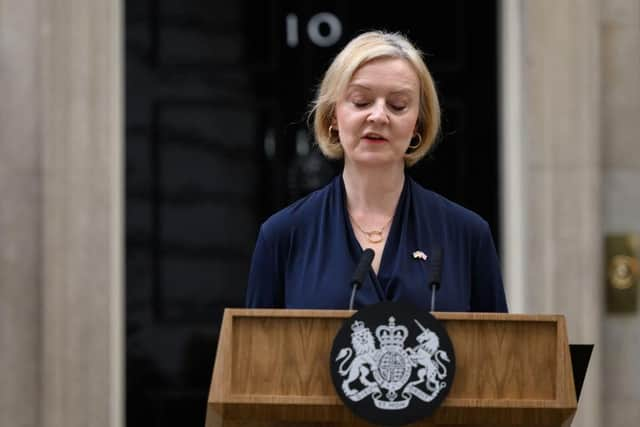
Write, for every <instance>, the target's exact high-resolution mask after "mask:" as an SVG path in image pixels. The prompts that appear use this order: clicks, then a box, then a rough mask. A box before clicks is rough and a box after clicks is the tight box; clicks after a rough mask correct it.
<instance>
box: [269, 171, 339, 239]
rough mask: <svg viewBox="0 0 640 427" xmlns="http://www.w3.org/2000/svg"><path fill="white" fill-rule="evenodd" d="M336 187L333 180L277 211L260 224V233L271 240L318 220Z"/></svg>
mask: <svg viewBox="0 0 640 427" xmlns="http://www.w3.org/2000/svg"><path fill="white" fill-rule="evenodd" d="M336 185H337V183H336V178H334V179H332V180H331V181H330V182H329V183H328V184H327V185H325V186H324V187H322V188H320V189H318V190H315V191H313V192H311V193H309V194H308V195H306V196H304V197H302V198H301V199H298V200H296V201H295V202H293V203H291V204H290V205H288V206H286V207H284V208H282V209H281V210H279V211H277V212H276V213H274V214H273V215H271V216H270V217H269V218H267V219H266V220H265V221H264V222H263V223H262V227H261V232H262V233H265V234H266V235H267V236H268V237H271V238H273V237H277V236H285V235H289V234H290V233H291V231H292V230H294V229H299V228H301V227H304V226H307V225H309V224H310V223H312V222H313V221H314V220H316V219H317V218H318V216H319V215H320V211H321V209H322V207H323V205H325V204H326V202H327V199H328V198H330V197H332V193H333V192H334V191H335V186H336Z"/></svg>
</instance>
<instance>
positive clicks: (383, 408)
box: [330, 302, 455, 425]
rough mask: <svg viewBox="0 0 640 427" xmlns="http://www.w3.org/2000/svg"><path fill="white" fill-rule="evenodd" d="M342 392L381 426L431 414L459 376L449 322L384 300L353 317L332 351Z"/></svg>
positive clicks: (350, 404) (334, 375)
mask: <svg viewBox="0 0 640 427" xmlns="http://www.w3.org/2000/svg"><path fill="white" fill-rule="evenodd" d="M330 370H331V377H332V379H333V384H334V386H335V389H336V392H337V393H338V395H339V396H340V398H341V399H342V401H343V402H344V403H345V405H346V406H347V407H349V408H350V409H351V410H352V411H353V412H354V413H355V414H356V415H358V416H360V417H362V418H364V419H366V420H367V421H369V422H370V423H373V424H379V425H405V424H409V423H412V422H415V421H419V420H421V419H423V418H426V417H428V416H430V415H431V414H432V413H433V411H434V410H435V409H436V408H437V407H438V406H440V404H441V403H442V401H443V400H444V399H445V397H446V396H447V394H448V392H449V390H450V388H451V385H452V383H453V378H454V375H455V355H454V353H453V345H452V344H451V340H450V339H449V335H448V334H447V331H446V329H445V328H444V326H443V325H442V324H441V323H440V322H439V321H438V320H437V319H436V318H435V317H433V316H432V315H431V314H430V313H428V312H427V311H421V310H418V309H417V308H415V307H413V306H411V305H409V304H401V303H395V302H382V303H379V304H375V305H371V306H368V307H365V308H363V309H362V310H360V311H358V312H357V313H356V314H354V315H353V316H352V317H351V318H349V319H347V320H346V321H345V322H344V324H343V325H342V328H341V329H340V330H339V331H338V334H337V335H336V337H335V339H334V341H333V347H332V350H331V356H330Z"/></svg>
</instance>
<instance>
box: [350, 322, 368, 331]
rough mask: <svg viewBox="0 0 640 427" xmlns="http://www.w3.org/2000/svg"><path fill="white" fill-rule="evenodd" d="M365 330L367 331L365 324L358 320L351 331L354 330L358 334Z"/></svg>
mask: <svg viewBox="0 0 640 427" xmlns="http://www.w3.org/2000/svg"><path fill="white" fill-rule="evenodd" d="M364 329H365V327H364V322H361V321H359V320H356V321H355V322H353V324H352V325H351V330H352V331H353V332H354V333H356V334H357V333H358V332H361V331H362V330H364Z"/></svg>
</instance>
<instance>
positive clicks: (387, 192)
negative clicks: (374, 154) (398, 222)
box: [342, 162, 405, 217]
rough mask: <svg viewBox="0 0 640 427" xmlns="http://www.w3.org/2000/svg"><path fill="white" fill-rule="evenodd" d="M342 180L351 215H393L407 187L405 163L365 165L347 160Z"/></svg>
mask: <svg viewBox="0 0 640 427" xmlns="http://www.w3.org/2000/svg"><path fill="white" fill-rule="evenodd" d="M342 179H343V181H344V187H345V191H346V197H347V209H348V210H349V212H351V214H352V215H356V216H362V215H372V216H373V217H391V216H393V214H394V212H395V209H396V205H397V204H398V200H399V199H400V194H401V193H402V187H403V186H404V179H405V176H404V164H403V165H400V166H399V167H385V168H379V167H377V168H373V167H368V168H363V167H358V166H357V165H355V164H353V163H350V162H345V166H344V170H343V172H342Z"/></svg>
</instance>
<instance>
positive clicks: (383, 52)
mask: <svg viewBox="0 0 640 427" xmlns="http://www.w3.org/2000/svg"><path fill="white" fill-rule="evenodd" d="M379 58H402V59H404V60H406V61H407V62H408V63H409V64H410V65H411V66H412V67H413V69H414V71H415V72H416V74H417V76H418V80H419V81H420V110H419V112H418V120H417V123H416V132H417V133H418V134H419V135H420V137H421V143H420V145H419V147H418V148H416V149H415V150H413V151H411V152H409V153H407V154H406V155H405V165H406V166H412V165H414V164H415V163H416V162H417V161H418V160H420V159H421V158H423V157H424V156H425V155H426V154H427V152H428V151H429V149H430V148H431V146H432V145H433V143H434V142H435V139H436V136H437V135H438V131H439V129H440V103H439V102H438V95H437V93H436V88H435V85H434V83H433V78H432V77H431V73H430V72H429V69H428V68H427V65H426V64H425V63H424V60H423V59H422V53H421V52H420V51H419V50H418V49H417V48H416V47H415V46H413V44H412V43H411V42H410V41H409V40H408V39H407V38H406V37H405V36H403V35H402V34H399V33H387V32H382V31H370V32H367V33H363V34H361V35H359V36H358V37H356V38H354V39H353V40H351V41H350V42H349V43H348V44H347V45H346V46H345V47H344V49H342V51H341V52H340V53H339V54H338V55H337V56H336V57H335V59H334V60H333V62H332V63H331V65H330V66H329V68H328V69H327V71H326V73H325V75H324V78H323V79H322V83H321V84H320V88H319V89H318V93H317V96H316V99H315V101H314V103H313V107H312V109H311V112H310V114H313V115H314V132H315V138H316V142H317V143H318V145H319V147H320V150H321V151H322V153H323V154H324V155H325V156H326V157H327V158H330V159H341V158H342V157H343V156H344V150H343V149H342V145H341V144H339V143H338V142H339V141H337V139H336V136H335V135H332V134H331V132H330V131H329V126H331V124H332V121H333V119H334V115H335V109H336V102H337V101H338V98H339V97H340V96H341V95H342V94H343V93H344V92H345V91H346V89H347V86H348V85H349V82H350V81H351V78H352V77H353V74H354V73H355V72H356V71H357V70H358V69H359V68H360V67H361V66H362V65H364V64H365V63H367V62H370V61H373V60H374V59H379Z"/></svg>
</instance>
